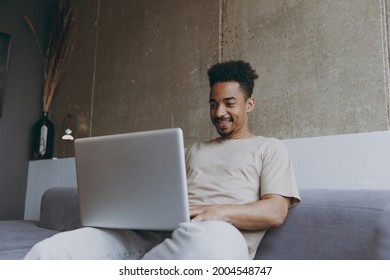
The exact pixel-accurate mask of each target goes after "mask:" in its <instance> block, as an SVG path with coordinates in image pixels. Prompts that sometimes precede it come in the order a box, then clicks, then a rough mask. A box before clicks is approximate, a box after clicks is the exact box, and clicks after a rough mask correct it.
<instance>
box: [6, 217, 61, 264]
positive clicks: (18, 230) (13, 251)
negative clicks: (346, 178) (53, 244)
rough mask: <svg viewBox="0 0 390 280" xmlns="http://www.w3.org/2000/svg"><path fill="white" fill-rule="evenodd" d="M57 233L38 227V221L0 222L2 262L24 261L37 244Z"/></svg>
mask: <svg viewBox="0 0 390 280" xmlns="http://www.w3.org/2000/svg"><path fill="white" fill-rule="evenodd" d="M57 232H58V231H56V230H50V229H45V228H41V227H38V223H37V222H36V221H22V220H14V221H13V220H11V221H0V260H18V259H22V258H23V257H24V256H25V255H26V253H27V252H28V251H29V250H30V248H31V247H32V246H33V245H34V244H35V243H37V242H39V241H41V240H43V239H45V238H47V237H50V236H52V235H54V234H56V233H57Z"/></svg>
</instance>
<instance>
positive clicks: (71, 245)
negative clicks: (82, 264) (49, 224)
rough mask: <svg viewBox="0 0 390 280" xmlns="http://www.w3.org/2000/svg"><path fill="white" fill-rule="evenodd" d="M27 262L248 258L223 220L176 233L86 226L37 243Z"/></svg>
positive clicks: (189, 225)
mask: <svg viewBox="0 0 390 280" xmlns="http://www.w3.org/2000/svg"><path fill="white" fill-rule="evenodd" d="M25 259H46V260H47V259H55V260H59V259H76V260H85V259H89V260H92V259H156V260H164V259H165V260H196V259H198V260H201V259H209V260H212V259H232V260H238V259H242V260H246V259H248V248H247V244H246V241H245V239H244V237H243V236H242V234H241V233H240V232H239V231H238V230H237V229H236V228H235V227H234V226H232V225H230V224H228V223H225V222H221V221H205V222H199V223H182V224H180V225H179V227H178V228H177V229H176V230H174V231H173V232H163V231H135V230H112V229H101V228H91V227H85V228H80V229H76V230H73V231H67V232H62V233H58V234H56V235H54V236H52V237H50V238H48V239H45V240H43V241H41V242H39V243H37V244H36V245H35V246H34V247H33V248H32V249H31V250H30V252H28V253H27V255H26V256H25Z"/></svg>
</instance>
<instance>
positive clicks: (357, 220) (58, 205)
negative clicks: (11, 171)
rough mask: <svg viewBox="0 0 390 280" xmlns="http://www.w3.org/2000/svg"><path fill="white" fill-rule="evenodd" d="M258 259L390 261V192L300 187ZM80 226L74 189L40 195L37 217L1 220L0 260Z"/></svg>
mask: <svg viewBox="0 0 390 280" xmlns="http://www.w3.org/2000/svg"><path fill="white" fill-rule="evenodd" d="M301 197H302V202H301V203H300V204H299V205H298V206H296V207H294V208H292V209H291V210H290V212H289V215H288V217H287V219H286V221H285V223H284V224H283V226H282V227H280V228H278V229H272V230H269V231H268V232H267V233H266V235H265V237H264V239H263V241H262V242H261V244H260V246H259V248H258V251H257V254H256V259H285V260H291V259H298V260H309V259H310V260H312V259H323V260H328V259H329V260H330V259H351V260H352V259H378V258H379V259H390V190H373V189H353V190H352V189H349V190H331V189H302V190H301ZM78 227H80V221H79V209H78V203H77V190H76V188H52V189H49V190H47V191H46V192H45V193H44V195H43V196H42V202H41V213H40V220H39V221H22V220H20V221H0V259H21V258H23V256H24V255H25V254H26V253H27V252H28V250H29V249H30V248H31V247H32V246H33V245H34V244H35V243H37V242H39V241H40V240H43V239H44V238H47V237H49V236H51V235H53V234H55V233H57V232H60V231H65V230H71V229H75V228H78Z"/></svg>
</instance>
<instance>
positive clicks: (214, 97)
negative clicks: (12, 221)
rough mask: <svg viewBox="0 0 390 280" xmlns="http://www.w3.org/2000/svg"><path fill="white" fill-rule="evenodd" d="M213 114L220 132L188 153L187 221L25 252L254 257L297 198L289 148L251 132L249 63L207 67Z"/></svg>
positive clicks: (92, 233)
mask: <svg viewBox="0 0 390 280" xmlns="http://www.w3.org/2000/svg"><path fill="white" fill-rule="evenodd" d="M208 76H209V81H210V96H209V104H210V118H211V121H212V123H213V125H214V126H215V128H216V130H217V132H218V134H219V135H220V137H219V138H217V139H214V140H212V141H207V142H198V143H195V144H193V145H192V146H191V147H190V148H188V149H187V152H186V166H187V181H188V195H189V201H190V215H191V222H190V223H182V224H180V225H179V227H178V228H177V229H176V230H174V231H173V232H157V231H133V230H110V229H96V228H82V229H78V230H75V231H71V232H65V233H61V234H58V235H55V236H54V237H51V238H49V239H47V240H45V241H43V242H40V243H38V244H37V245H35V246H34V247H33V249H32V250H31V251H30V252H29V253H28V254H27V256H26V259H36V258H43V259H69V258H74V259H96V258H98V259H105V258H110V259H140V258H143V259H248V258H249V259H252V258H253V257H254V255H255V253H256V249H257V246H258V244H259V243H260V241H261V239H262V237H263V236H264V234H265V231H266V229H268V228H275V227H278V226H280V225H281V224H282V223H283V221H284V219H285V218H286V216H287V213H288V209H289V207H291V206H293V205H294V204H296V203H298V202H299V199H300V198H299V193H298V189H297V185H296V182H295V178H294V173H293V169H292V164H291V160H290V157H289V152H288V150H287V148H286V146H285V145H284V144H283V143H282V142H280V141H279V140H276V139H272V138H264V137H261V136H255V135H253V134H252V133H251V132H250V130H249V125H248V114H249V113H250V112H252V111H253V109H254V108H255V100H254V98H253V97H252V92H253V87H254V80H255V79H257V78H258V76H257V74H256V72H255V70H253V69H252V67H251V66H250V64H249V63H246V62H243V61H229V62H225V63H219V64H216V65H214V66H213V67H211V68H210V69H209V71H208Z"/></svg>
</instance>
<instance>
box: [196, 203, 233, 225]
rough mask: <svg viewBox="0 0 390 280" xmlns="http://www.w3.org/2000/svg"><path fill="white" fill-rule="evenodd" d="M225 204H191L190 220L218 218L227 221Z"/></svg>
mask: <svg viewBox="0 0 390 280" xmlns="http://www.w3.org/2000/svg"><path fill="white" fill-rule="evenodd" d="M226 207H227V206H226V205H191V206H190V216H191V222H201V221H210V220H219V221H225V222H228V221H227V219H226V214H225V212H226V211H225V210H226Z"/></svg>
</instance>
